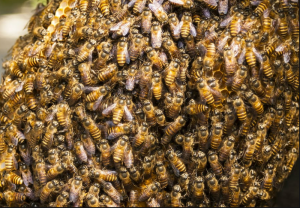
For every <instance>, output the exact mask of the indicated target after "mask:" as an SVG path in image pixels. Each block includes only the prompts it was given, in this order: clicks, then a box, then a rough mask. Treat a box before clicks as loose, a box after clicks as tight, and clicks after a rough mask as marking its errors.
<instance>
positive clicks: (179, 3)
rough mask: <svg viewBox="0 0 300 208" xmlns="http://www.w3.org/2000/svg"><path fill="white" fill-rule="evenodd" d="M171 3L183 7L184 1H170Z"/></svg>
mask: <svg viewBox="0 0 300 208" xmlns="http://www.w3.org/2000/svg"><path fill="white" fill-rule="evenodd" d="M169 1H170V2H172V3H174V4H178V5H183V4H184V1H182V0H169Z"/></svg>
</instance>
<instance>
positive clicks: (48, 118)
mask: <svg viewBox="0 0 300 208" xmlns="http://www.w3.org/2000/svg"><path fill="white" fill-rule="evenodd" d="M56 113H57V108H54V109H53V110H52V112H51V113H49V114H48V115H47V117H46V119H45V121H46V122H48V121H51V120H53V117H54V115H55V114H56Z"/></svg>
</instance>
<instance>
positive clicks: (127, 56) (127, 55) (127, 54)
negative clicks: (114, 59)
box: [123, 47, 130, 64]
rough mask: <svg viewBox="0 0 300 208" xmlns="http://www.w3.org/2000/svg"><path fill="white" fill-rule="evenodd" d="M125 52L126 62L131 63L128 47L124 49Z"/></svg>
mask: <svg viewBox="0 0 300 208" xmlns="http://www.w3.org/2000/svg"><path fill="white" fill-rule="evenodd" d="M123 53H124V54H125V58H126V64H129V63H130V56H129V53H128V50H127V47H126V48H125V50H123Z"/></svg>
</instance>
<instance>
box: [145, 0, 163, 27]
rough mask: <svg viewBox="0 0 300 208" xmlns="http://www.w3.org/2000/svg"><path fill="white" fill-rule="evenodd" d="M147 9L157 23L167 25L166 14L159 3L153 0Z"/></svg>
mask: <svg viewBox="0 0 300 208" xmlns="http://www.w3.org/2000/svg"><path fill="white" fill-rule="evenodd" d="M148 7H149V9H150V10H151V11H152V12H153V14H154V15H155V17H156V18H157V19H158V21H160V22H161V23H162V24H163V25H164V24H166V23H168V14H167V13H166V11H165V10H164V9H163V7H162V5H161V4H160V3H159V2H157V1H156V0H154V1H152V3H150V4H149V5H148Z"/></svg>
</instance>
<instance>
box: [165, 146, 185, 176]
mask: <svg viewBox="0 0 300 208" xmlns="http://www.w3.org/2000/svg"><path fill="white" fill-rule="evenodd" d="M166 156H167V158H168V159H169V161H170V162H171V163H172V165H173V166H174V167H175V168H176V169H178V170H179V172H180V173H183V172H185V171H186V166H185V164H184V163H183V162H182V161H181V159H180V158H179V157H178V156H177V155H176V154H175V153H174V150H172V149H170V150H167V152H166Z"/></svg>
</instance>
